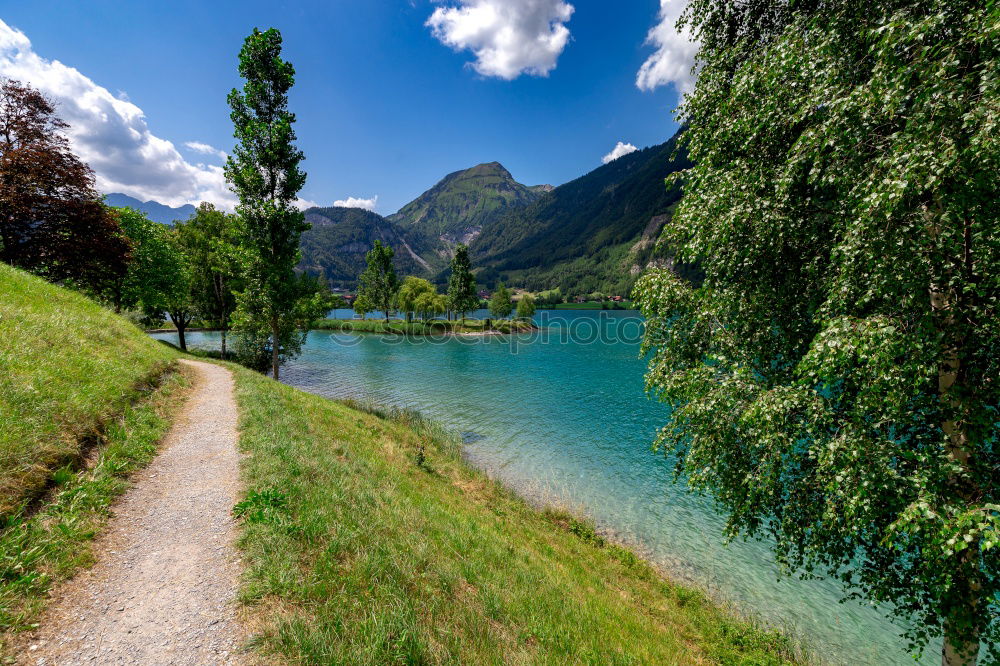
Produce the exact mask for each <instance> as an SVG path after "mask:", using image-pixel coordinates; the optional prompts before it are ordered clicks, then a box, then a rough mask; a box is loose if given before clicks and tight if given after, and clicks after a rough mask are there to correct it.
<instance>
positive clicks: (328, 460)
mask: <svg viewBox="0 0 1000 666" xmlns="http://www.w3.org/2000/svg"><path fill="white" fill-rule="evenodd" d="M228 367H230V368H231V369H232V371H233V372H234V374H235V378H236V391H237V402H238V405H239V409H240V429H241V440H240V441H241V447H242V448H243V450H244V452H245V453H246V454H248V455H247V457H246V458H245V459H244V462H243V469H242V473H243V477H244V482H245V485H246V488H247V494H246V496H245V499H244V500H243V501H241V502H240V503H239V504H238V505H237V509H236V513H237V515H238V516H240V518H241V521H242V526H243V529H242V536H241V538H240V541H239V546H240V548H241V549H242V550H243V552H244V559H243V561H244V564H245V566H246V571H245V574H244V578H243V582H242V586H241V590H240V597H241V599H242V600H243V601H244V602H245V603H246V604H248V607H247V609H246V611H245V614H246V617H247V618H248V621H249V622H250V623H251V625H252V628H253V629H254V631H255V632H256V634H257V639H256V643H255V647H256V650H257V651H258V652H259V653H260V655H261V656H262V657H263V658H264V659H266V660H268V661H269V663H270V662H274V661H277V662H281V661H285V662H289V663H304V664H337V663H349V664H384V663H476V664H479V663H602V664H638V663H657V664H692V663H694V664H699V663H702V664H704V663H725V664H783V663H790V662H794V656H793V655H794V650H793V648H792V645H791V643H790V641H789V640H788V639H786V638H785V637H783V636H782V635H781V634H779V633H777V632H774V631H769V630H765V629H762V628H760V627H759V626H757V625H755V624H754V623H751V622H746V621H742V620H740V619H737V618H735V617H733V616H731V615H728V614H726V613H725V612H723V611H722V610H720V609H719V608H718V607H717V606H715V605H714V604H712V603H711V602H710V601H709V600H708V599H707V598H706V597H705V596H704V595H703V594H702V593H700V592H698V591H693V590H690V589H687V588H683V587H679V586H676V585H674V584H672V583H670V582H668V581H666V580H665V579H664V578H662V577H661V576H660V575H658V574H657V572H655V571H654V570H653V569H652V568H651V567H650V566H648V565H647V564H646V563H644V562H643V561H641V560H640V559H639V558H638V557H636V556H635V555H634V554H633V553H631V552H630V551H628V550H626V549H624V548H620V547H618V546H615V545H612V544H609V543H607V542H605V541H604V540H603V539H601V538H600V537H599V536H597V535H596V534H595V533H594V531H593V529H592V527H590V526H588V525H587V524H586V523H584V522H581V521H577V520H575V519H573V518H572V517H571V516H568V515H566V514H562V513H559V512H552V511H550V512H539V511H537V510H535V509H533V508H531V507H530V506H529V505H528V504H527V503H525V502H524V501H523V500H522V499H520V498H519V497H518V496H517V495H516V494H514V493H513V492H512V491H510V490H508V489H506V488H504V487H502V486H501V485H499V484H497V483H494V482H492V481H490V480H489V479H487V478H486V477H485V476H484V475H483V474H481V473H479V472H477V471H475V470H473V469H470V468H469V467H468V466H467V465H465V464H464V463H463V462H462V460H461V458H460V455H459V446H458V443H457V442H456V441H454V440H452V439H450V438H449V437H447V436H446V435H445V434H444V433H442V432H441V431H440V430H438V429H437V428H435V427H434V426H433V425H431V424H428V423H426V422H424V421H423V420H422V419H420V418H419V416H417V415H414V414H411V413H406V412H395V411H391V410H390V411H383V412H379V413H366V412H365V411H361V410H359V409H358V407H359V406H358V405H356V404H339V403H334V402H331V401H329V400H326V399H324V398H321V397H318V396H313V395H309V394H306V393H303V392H300V391H298V390H295V389H293V388H290V387H288V386H285V385H282V384H278V383H276V382H273V381H271V380H270V379H267V378H265V377H262V376H260V375H257V374H255V373H252V372H249V371H247V370H244V369H242V368H240V367H238V366H235V365H232V364H230V365H229V366H228Z"/></svg>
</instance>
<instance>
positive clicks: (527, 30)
mask: <svg viewBox="0 0 1000 666" xmlns="http://www.w3.org/2000/svg"><path fill="white" fill-rule="evenodd" d="M457 2H458V3H459V4H458V5H457V6H448V7H438V8H437V9H435V10H434V13H433V14H431V17H430V18H429V19H427V23H426V25H427V26H428V27H429V28H430V29H431V31H432V33H433V35H434V37H436V38H437V39H438V40H440V41H441V43H443V44H445V45H447V46H450V47H451V48H453V49H455V50H456V51H462V50H465V49H468V50H470V51H472V52H473V53H474V54H475V56H476V60H475V62H473V63H470V64H471V65H472V67H473V69H475V70H476V71H477V72H479V73H480V74H482V75H483V76H496V77H499V78H501V79H506V80H508V81H510V80H512V79H516V78H517V77H518V76H520V75H521V74H532V75H535V76H548V74H549V72H551V71H552V70H553V69H555V66H556V61H557V60H558V59H559V56H560V54H562V52H563V49H565V48H566V44H567V43H568V42H569V38H570V33H569V29H568V28H567V27H566V25H565V23H566V22H567V21H569V19H570V17H571V16H572V15H573V5H571V4H569V3H567V2H564V1H563V0H457Z"/></svg>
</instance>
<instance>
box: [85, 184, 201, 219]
mask: <svg viewBox="0 0 1000 666" xmlns="http://www.w3.org/2000/svg"><path fill="white" fill-rule="evenodd" d="M104 201H105V202H106V203H107V204H108V205H109V206H114V207H116V208H122V207H128V208H134V209H135V210H137V211H140V212H142V213H145V214H146V217H148V218H149V219H151V220H152V221H153V222H159V223H160V224H168V225H169V224H173V223H174V222H176V221H177V220H186V219H188V218H189V217H191V216H192V215H194V214H195V211H196V208H195V207H194V206H192V205H191V204H184V205H183V206H178V207H177V208H171V207H170V206H167V205H164V204H161V203H159V202H157V201H139V200H138V199H136V198H135V197H130V196H129V195H127V194H122V193H121V192H113V193H112V194H109V195H107V196H106V197H104Z"/></svg>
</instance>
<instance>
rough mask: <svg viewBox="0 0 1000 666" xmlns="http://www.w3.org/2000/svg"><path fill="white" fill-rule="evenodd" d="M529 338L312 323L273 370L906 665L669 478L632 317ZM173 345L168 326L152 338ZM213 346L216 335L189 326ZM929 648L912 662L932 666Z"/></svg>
mask: <svg viewBox="0 0 1000 666" xmlns="http://www.w3.org/2000/svg"><path fill="white" fill-rule="evenodd" d="M543 318H545V319H546V321H545V322H544V323H545V324H547V326H548V327H549V328H547V329H546V331H545V335H544V336H541V337H539V338H538V339H533V340H527V339H508V338H503V337H496V338H461V339H459V338H433V339H432V338H410V339H404V338H401V337H394V336H377V335H352V334H341V333H333V332H321V331H314V332H312V333H310V334H309V339H308V342H307V344H306V346H305V348H304V350H303V354H302V356H301V357H300V358H298V359H296V360H295V361H293V362H292V363H290V364H289V365H288V366H286V367H285V368H284V369H283V370H282V373H283V375H282V380H283V381H285V382H287V383H289V384H292V385H294V386H297V387H299V388H302V389H304V390H307V391H311V392H313V393H318V394H321V395H325V396H329V397H333V398H341V397H349V396H350V397H360V398H370V399H374V400H376V401H378V402H381V403H385V404H394V405H399V406H405V407H412V408H414V409H417V410H419V411H420V412H422V413H423V414H425V415H427V416H429V417H431V418H433V419H434V420H436V421H438V422H440V423H442V424H444V425H446V426H448V427H450V428H452V429H454V430H456V431H459V432H461V433H462V434H463V437H464V439H465V441H466V454H467V456H468V457H469V459H470V460H471V461H472V462H473V463H474V464H476V465H478V466H480V467H482V468H483V469H485V470H487V471H488V472H489V473H490V474H491V475H492V476H494V477H496V478H498V479H500V480H502V481H503V482H505V483H507V484H510V485H512V486H514V487H516V488H517V489H519V490H520V491H521V492H522V493H523V494H525V495H526V496H528V497H530V498H532V499H534V500H538V501H544V502H548V503H553V504H557V505H560V506H563V507H565V508H568V509H570V510H573V511H576V512H579V513H583V514H586V515H587V516H590V517H591V518H593V519H594V520H595V521H596V522H597V524H598V525H599V526H600V527H601V528H602V529H603V530H605V531H607V532H609V533H613V534H614V535H616V536H617V537H618V538H619V539H621V540H623V541H625V542H627V543H629V544H630V545H632V546H634V547H635V548H636V549H638V550H639V551H641V552H643V553H644V554H645V555H646V556H647V557H649V558H650V559H651V560H653V561H654V562H656V563H657V564H659V565H661V566H663V567H665V568H667V569H668V570H669V571H670V572H671V574H672V575H673V576H674V577H675V578H678V579H682V580H686V581H690V582H694V583H697V584H698V585H700V586H702V587H703V588H706V589H707V590H708V591H709V592H710V593H711V594H712V595H713V596H714V597H716V598H719V599H721V600H724V601H730V602H732V603H734V604H735V605H736V606H737V607H739V608H741V609H743V610H744V611H747V612H751V613H754V614H757V615H759V616H760V617H761V618H763V619H764V620H765V621H767V622H769V623H771V624H774V625H776V626H780V627H784V628H787V629H789V630H791V631H792V632H794V633H795V634H796V635H798V636H800V637H803V639H804V642H805V643H806V644H807V646H808V647H810V648H812V649H813V650H814V651H815V653H816V654H818V655H820V656H821V657H823V658H824V659H826V660H828V661H830V662H832V663H845V664H914V663H915V662H914V661H913V660H912V658H910V657H909V656H908V655H907V654H906V652H905V649H904V647H903V642H902V641H901V640H900V639H899V637H898V629H897V628H896V627H895V626H894V625H892V624H891V623H890V622H889V621H888V620H887V619H886V618H885V617H884V615H883V614H881V613H880V612H879V611H877V610H875V609H872V608H870V607H866V606H863V605H860V604H858V603H854V602H851V603H846V604H841V603H838V601H839V599H840V594H839V588H838V586H836V585H835V584H833V583H831V582H826V581H800V580H796V579H788V578H779V575H778V569H777V567H776V566H775V565H774V563H773V558H772V556H771V553H770V550H769V545H768V544H767V543H760V542H743V541H738V542H735V543H732V544H729V545H726V544H725V542H724V539H723V536H722V527H723V519H722V517H721V516H720V515H719V514H718V513H717V512H716V510H715V509H714V508H713V504H712V502H711V500H709V499H707V498H705V497H701V496H698V495H694V494H691V493H689V492H687V491H686V490H685V487H684V486H683V485H678V484H674V483H673V482H672V466H671V463H670V461H669V460H666V459H664V458H663V457H662V456H660V455H658V454H654V453H652V452H651V450H650V443H651V442H652V440H653V437H654V434H655V432H656V430H657V428H658V427H660V426H662V425H663V424H664V422H665V418H666V414H665V410H664V408H663V406H662V405H659V404H657V403H655V402H653V401H650V400H648V399H647V398H646V396H645V394H644V392H643V372H644V370H645V363H644V361H642V360H640V359H639V358H638V336H639V334H640V330H641V325H640V323H639V322H638V320H637V319H636V318H635V313H629V312H606V313H597V312H572V311H559V312H544V313H540V314H539V316H538V317H536V320H541V319H543ZM156 337H160V338H163V339H171V338H172V336H171V335H166V334H165V335H158V336H156ZM188 340H189V344H192V345H195V346H206V347H208V346H214V345H217V344H218V335H217V334H212V333H193V334H189V336H188ZM935 654H936V650H935V648H933V647H932V648H930V649H929V650H928V653H927V654H926V656H925V659H924V660H923V661H922V662H920V663H927V664H931V663H938V662H939V658H938V659H934V655H935Z"/></svg>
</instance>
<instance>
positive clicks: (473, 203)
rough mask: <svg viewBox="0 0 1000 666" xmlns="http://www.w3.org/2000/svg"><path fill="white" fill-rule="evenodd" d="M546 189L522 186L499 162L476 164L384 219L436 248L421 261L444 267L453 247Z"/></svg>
mask: <svg viewBox="0 0 1000 666" xmlns="http://www.w3.org/2000/svg"><path fill="white" fill-rule="evenodd" d="M547 187H549V186H546V185H540V186H536V187H528V186H526V185H522V184H521V183H519V182H517V181H516V180H514V177H513V176H511V175H510V172H509V171H507V169H505V168H504V167H503V165H502V164H500V163H499V162H490V163H488V164H479V165H477V166H474V167H472V168H470V169H465V170H463V171H456V172H454V173H451V174H448V175H447V176H445V177H444V178H443V179H442V180H441V181H440V182H439V183H438V184H437V185H435V186H434V187H432V188H431V189H429V190H427V191H426V192H424V193H423V194H421V195H420V196H419V197H417V198H416V199H414V200H413V201H411V202H410V203H408V204H406V205H405V206H403V207H402V208H401V209H400V210H399V212H398V213H395V214H393V215H390V216H389V217H388V218H387V219H388V220H389V221H390V222H393V223H395V224H397V225H399V227H400V228H401V229H403V230H404V231H405V232H406V233H407V234H408V236H421V237H423V238H424V240H425V243H424V244H425V245H430V246H436V247H435V255H436V256H428V257H425V259H426V260H428V261H429V262H430V263H432V264H434V265H438V266H440V267H443V266H444V265H445V264H446V263H447V260H448V259H450V258H451V250H452V249H453V248H454V246H455V245H456V244H458V243H465V244H466V245H468V244H469V243H472V242H473V241H474V240H475V239H476V237H477V236H479V234H480V233H481V232H482V231H483V229H485V228H487V227H488V226H489V225H490V224H491V222H492V221H493V220H495V219H496V218H497V217H498V216H501V215H503V214H505V213H507V212H509V211H512V210H516V209H519V208H523V207H524V206H527V205H529V204H531V203H533V202H534V201H536V200H537V199H538V198H539V197H540V196H542V195H544V194H545V188H547Z"/></svg>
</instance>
